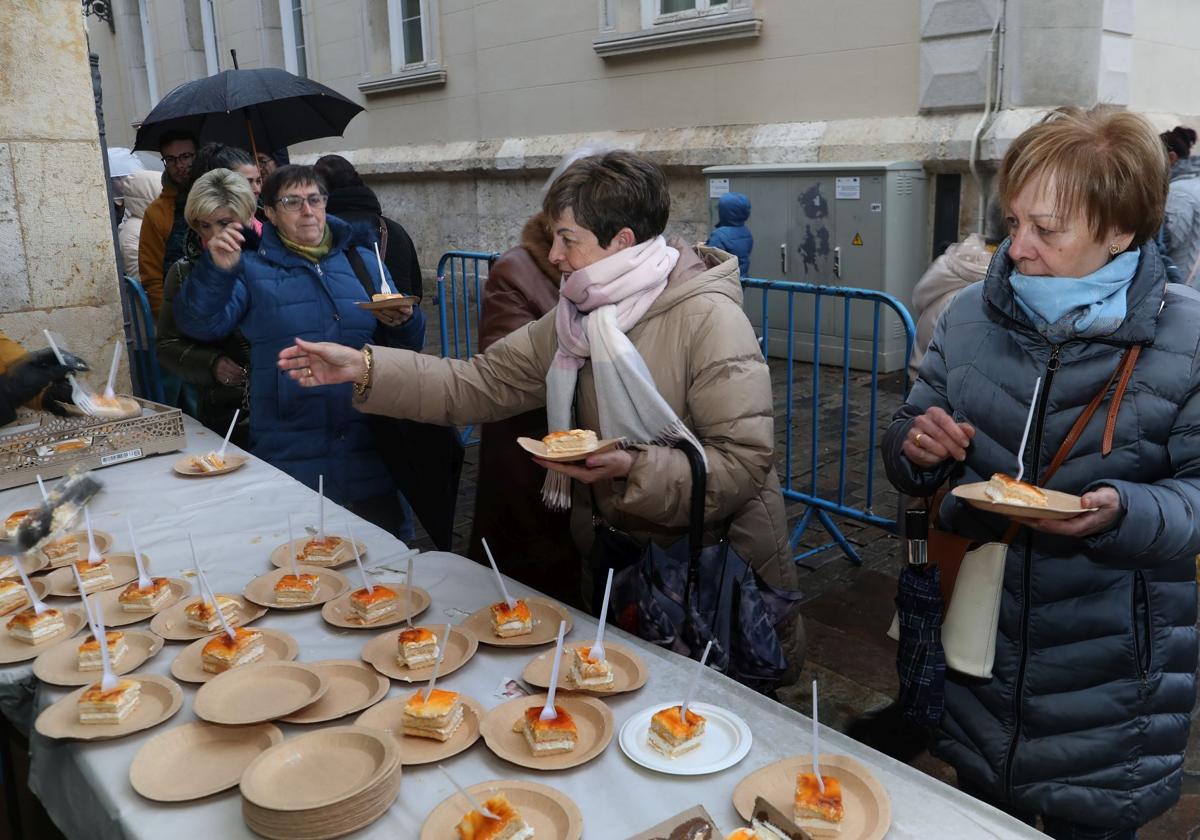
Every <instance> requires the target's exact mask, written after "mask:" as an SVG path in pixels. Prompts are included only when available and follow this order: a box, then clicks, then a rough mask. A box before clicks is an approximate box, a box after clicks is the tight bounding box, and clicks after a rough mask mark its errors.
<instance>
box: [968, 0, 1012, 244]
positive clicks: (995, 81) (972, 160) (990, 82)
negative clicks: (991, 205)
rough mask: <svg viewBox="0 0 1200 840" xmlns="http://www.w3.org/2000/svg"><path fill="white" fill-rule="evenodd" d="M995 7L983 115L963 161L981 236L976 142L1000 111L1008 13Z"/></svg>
mask: <svg viewBox="0 0 1200 840" xmlns="http://www.w3.org/2000/svg"><path fill="white" fill-rule="evenodd" d="M999 6H1000V8H999V10H998V11H999V13H998V14H997V15H996V23H995V24H994V25H993V26H992V31H991V33H990V34H989V35H988V76H987V84H986V87H985V88H984V100H983V114H982V115H981V116H980V118H979V123H978V124H977V125H976V126H975V131H974V132H973V133H972V135H971V150H970V153H969V155H968V158H967V165H968V167H969V168H970V170H971V177H972V178H973V179H974V181H975V186H976V189H977V190H978V192H979V208H978V212H977V214H976V217H977V218H976V223H975V229H976V231H977V232H978V233H983V228H984V223H985V221H986V220H985V218H984V214H985V213H986V212H987V191H986V189H985V188H984V183H983V176H982V175H981V174H980V173H979V141H980V139H981V138H982V137H983V134H984V132H985V131H986V130H987V127H988V125H989V124H990V122H991V119H992V117H994V116H995V115H996V113H999V111H1000V102H1001V95H1002V88H1001V82H1002V81H1003V78H1004V32H1005V28H1006V27H1005V17H1006V15H1007V13H1008V0H999ZM993 87H994V88H995V91H994V92H995V108H994V109H993V108H992V94H993Z"/></svg>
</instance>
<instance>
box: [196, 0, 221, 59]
mask: <svg viewBox="0 0 1200 840" xmlns="http://www.w3.org/2000/svg"><path fill="white" fill-rule="evenodd" d="M200 29H201V32H202V33H203V35H204V64H205V67H206V69H207V70H208V75H210V76H215V75H216V74H217V73H219V72H221V59H220V55H219V53H218V52H217V20H216V13H215V12H214V11H213V0H200Z"/></svg>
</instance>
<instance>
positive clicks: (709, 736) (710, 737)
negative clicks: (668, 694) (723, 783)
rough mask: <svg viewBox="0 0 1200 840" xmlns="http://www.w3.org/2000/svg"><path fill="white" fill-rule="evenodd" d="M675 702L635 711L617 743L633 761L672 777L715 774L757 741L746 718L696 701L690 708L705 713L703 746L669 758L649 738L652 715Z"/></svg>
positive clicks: (701, 744)
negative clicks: (648, 740)
mask: <svg viewBox="0 0 1200 840" xmlns="http://www.w3.org/2000/svg"><path fill="white" fill-rule="evenodd" d="M673 705H676V704H674V703H661V704H659V705H657V706H651V707H649V708H648V709H642V711H640V712H638V713H637V714H635V715H634V716H633V717H631V718H629V720H627V721H625V725H624V726H622V727H621V735H620V737H619V739H618V742H619V743H620V744H621V751H622V752H623V753H625V755H627V756H629V758H630V760H631V761H633V763H634V764H640V765H642V766H643V767H645V768H647V769H649V770H657V771H658V772H659V773H669V774H670V775H672V776H702V775H704V774H705V773H716V772H717V771H718V770H724V769H725V768H726V767H732V766H733V765H735V764H737V763H738V762H739V761H741V760H742V759H743V758H745V757H746V754H747V753H748V752H750V745H751V744H752V743H753V742H754V738H753V736H752V735H751V734H750V727H749V726H747V725H746V721H744V720H742V719H741V718H740V717H738V716H737V715H735V714H734V713H733V712H731V711H729V710H728V709H722V708H720V707H719V706H710V705H709V704H708V703H693V704H691V706H689V707H688V708H689V709H691V710H692V711H695V712H697V713H699V714H701V715H703V716H704V719H705V725H704V738H703V740H701V742H700V746H698V747H696V748H695V749H694V750H692V751H691V752H688V753H684V754H683V755H681V756H679V758H667V757H666V756H665V755H663V754H662V753H659V752H656V751H655V750H654V749H653V748H652V747H651V746H650V744H649V743H648V742H647V740H646V735H647V733H648V732H649V731H650V718H652V717H654V715H655V713H656V712H658V711H659V710H660V709H665V708H667V707H669V706H673Z"/></svg>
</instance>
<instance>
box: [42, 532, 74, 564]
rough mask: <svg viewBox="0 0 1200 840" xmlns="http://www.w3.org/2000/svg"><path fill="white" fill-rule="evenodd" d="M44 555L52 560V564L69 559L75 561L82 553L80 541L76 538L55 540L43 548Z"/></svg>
mask: <svg viewBox="0 0 1200 840" xmlns="http://www.w3.org/2000/svg"><path fill="white" fill-rule="evenodd" d="M42 553H43V554H45V555H46V556H47V557H49V558H50V562H51V563H57V562H59V561H60V560H66V559H68V558H70V559H75V558H77V557H79V553H80V545H79V541H78V540H77V539H75V538H74V537H64V538H63V539H59V540H54V541H53V542H48V543H46V544H45V545H44V546H42Z"/></svg>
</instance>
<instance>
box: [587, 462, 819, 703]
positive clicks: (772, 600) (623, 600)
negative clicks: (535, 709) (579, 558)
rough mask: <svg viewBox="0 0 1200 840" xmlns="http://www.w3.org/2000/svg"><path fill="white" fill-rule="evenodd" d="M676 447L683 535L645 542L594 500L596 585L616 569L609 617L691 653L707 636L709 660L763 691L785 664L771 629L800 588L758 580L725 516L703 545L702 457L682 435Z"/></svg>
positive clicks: (787, 613)
mask: <svg viewBox="0 0 1200 840" xmlns="http://www.w3.org/2000/svg"><path fill="white" fill-rule="evenodd" d="M676 448H678V449H681V450H682V451H683V452H684V453H685V454H686V455H687V457H688V463H689V465H690V466H691V472H692V488H691V500H690V517H689V522H688V536H687V537H685V538H684V539H682V540H679V541H677V542H675V543H674V544H672V545H670V546H668V547H666V548H663V547H660V546H659V545H657V544H655V543H654V542H653V541H651V542H650V543H648V544H646V545H645V546H643V545H641V544H640V543H638V542H637V541H636V540H634V539H633V538H632V537H630V536H629V535H628V534H626V533H624V532H622V531H619V530H617V529H616V528H613V527H612V526H610V525H609V524H608V523H606V522H604V521H603V519H602V518H601V517H600V516H599V515H598V512H597V511H596V510H595V501H594V499H593V523H594V527H595V532H596V533H595V537H596V538H595V541H594V543H593V547H592V553H591V561H592V572H593V575H595V576H596V578H597V579H598V581H599V588H598V589H596V590H594V591H597V592H603V591H604V590H603V586H604V578H605V577H606V576H607V574H608V569H609V568H612V569H614V573H613V588H612V593H611V595H610V598H609V613H608V615H609V621H611V622H612V623H614V624H616V625H617V626H618V627H620V628H621V629H622V630H625V631H627V632H629V633H632V634H634V635H636V636H638V637H639V638H642V639H645V640H646V641H649V642H653V643H654V644H656V645H659V646H661V647H665V648H668V649H669V650H673V651H675V652H676V653H680V654H683V655H684V656H687V657H690V658H692V659H699V658H700V656H701V655H702V654H703V652H704V648H705V645H706V644H707V643H708V642H709V641H710V640H711V641H712V642H713V646H712V651H711V652H710V653H709V658H708V664H709V665H710V666H711V667H713V668H716V669H717V670H718V671H721V672H722V673H724V674H726V675H727V676H729V677H732V678H733V679H735V680H737V681H738V682H740V683H743V684H744V685H747V686H749V687H751V688H754V689H757V690H759V691H769V690H770V689H773V688H775V687H776V686H777V685H778V684H779V682H780V680H781V679H782V677H783V675H784V672H785V671H786V669H787V665H788V663H787V659H786V657H785V656H784V652H783V645H782V644H781V642H780V638H779V633H778V630H777V628H778V627H781V626H783V625H784V624H785V623H788V622H790V620H791V619H792V618H794V617H795V614H796V612H797V610H798V609H799V601H800V597H801V595H800V593H799V592H791V591H787V590H781V589H777V588H775V587H773V586H771V585H770V584H768V583H767V582H766V581H764V580H762V579H761V578H760V577H759V576H758V574H757V573H755V571H754V570H753V569H752V568H751V567H750V565H749V564H748V563H746V561H745V560H743V559H742V558H741V557H739V556H738V555H737V553H736V552H735V551H734V550H733V548H732V547H731V546H730V544H729V537H728V531H729V527H728V523H726V525H725V528H724V532H723V534H722V537H721V540H720V541H719V542H718V543H717V544H716V545H711V546H705V545H704V539H703V538H704V497H705V490H706V485H707V475H706V473H705V469H704V461H703V459H702V458H701V456H700V453H699V452H698V451H697V450H696V449H695V447H693V446H692V445H691V444H690V443H688V442H687V441H680V442H678V443H677V444H676Z"/></svg>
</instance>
